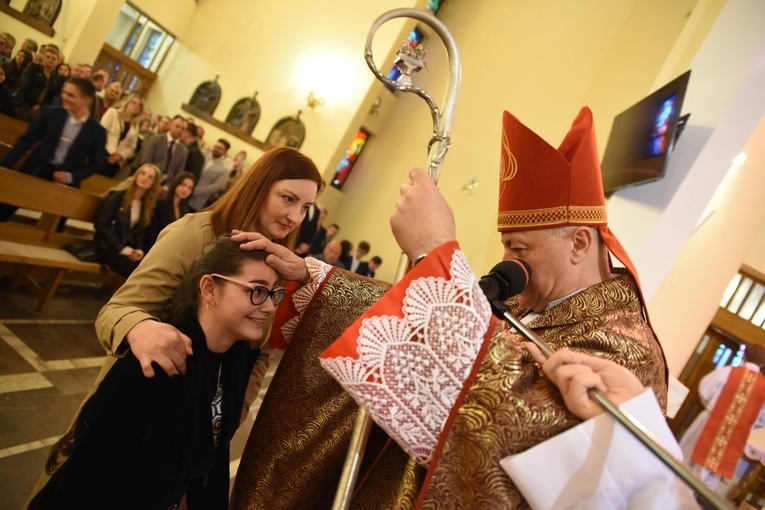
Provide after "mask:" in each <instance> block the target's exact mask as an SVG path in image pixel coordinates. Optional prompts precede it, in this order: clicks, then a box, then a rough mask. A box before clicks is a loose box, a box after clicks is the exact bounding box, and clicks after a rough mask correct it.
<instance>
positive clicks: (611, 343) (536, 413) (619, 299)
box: [422, 275, 667, 509]
mask: <svg viewBox="0 0 765 510" xmlns="http://www.w3.org/2000/svg"><path fill="white" fill-rule="evenodd" d="M511 309H513V312H514V313H518V312H519V310H518V307H517V303H511ZM528 326H529V327H530V328H531V329H532V330H534V331H535V332H536V333H537V334H538V335H540V336H542V337H543V338H544V339H545V341H546V342H547V343H548V344H550V346H551V347H552V348H553V349H554V350H558V349H560V348H561V347H569V348H570V349H572V350H576V351H580V352H586V353H589V354H593V355H596V356H599V357H602V358H607V359H611V360H614V361H616V362H618V363H619V364H621V365H624V366H626V367H627V368H629V369H630V370H631V371H633V372H634V373H635V374H636V375H637V376H638V377H639V378H640V380H641V381H642V382H643V384H645V385H646V386H649V387H651V388H653V390H654V392H655V393H656V395H657V398H658V400H659V403H660V405H661V406H662V409H666V395H667V385H666V379H665V377H666V376H665V362H664V358H663V355H662V353H661V350H660V347H659V344H658V342H657V341H656V340H655V337H654V335H653V332H652V331H651V329H650V328H649V327H648V325H647V324H646V323H645V321H644V320H643V317H642V312H641V308H640V301H639V299H638V296H637V292H636V288H635V286H634V284H633V282H632V279H631V278H630V277H629V276H626V275H622V276H618V277H616V278H614V279H612V280H610V281H608V282H604V283H600V284H597V285H594V286H592V287H590V288H588V289H586V290H584V291H582V292H580V293H579V294H576V295H575V296H573V297H571V298H570V299H568V300H566V301H564V302H563V303H561V304H559V305H558V306H556V307H554V308H552V309H550V310H548V311H546V312H543V313H542V314H540V315H539V316H538V317H537V318H536V319H534V320H533V321H532V322H531V323H530V324H529V325H528ZM521 341H522V338H521V337H520V336H519V335H517V334H514V333H511V332H509V331H508V330H507V327H506V326H505V324H504V323H502V324H500V325H499V326H498V327H497V329H496V330H495V332H494V334H493V336H492V338H491V344H490V346H489V349H488V352H487V354H486V356H485V357H484V359H483V360H482V361H481V367H480V370H479V374H478V377H477V379H476V381H475V383H474V384H473V385H472V386H471V387H470V389H469V391H468V392H467V395H466V398H465V401H464V403H463V404H462V405H461V406H460V408H459V410H458V411H457V415H456V417H455V419H454V422H453V424H452V427H451V428H450V429H449V431H448V435H447V437H446V440H445V443H444V447H443V450H442V451H441V453H440V455H439V456H438V458H437V459H436V460H435V462H434V465H432V466H431V470H432V475H431V476H432V478H431V479H430V481H429V483H428V485H427V487H425V488H424V490H425V491H426V492H425V497H424V503H423V505H422V507H423V508H432V509H444V508H476V509H479V508H480V509H483V508H492V509H493V508H528V505H527V503H526V501H525V500H524V499H523V497H522V496H521V494H520V493H519V491H518V489H517V488H516V487H515V485H514V484H513V483H512V481H511V480H510V478H509V477H508V476H507V475H506V474H505V472H504V471H503V470H502V469H501V467H500V465H499V460H500V459H502V458H504V457H506V456H508V455H511V454H514V453H518V452H521V451H524V450H526V449H528V448H530V447H532V446H534V445H536V444H538V443H541V442H542V441H545V440H546V439H548V438H550V437H552V436H554V435H556V434H558V433H560V432H562V431H564V430H566V429H568V428H570V427H572V426H574V425H576V424H577V423H579V421H580V420H579V419H577V418H576V417H574V416H573V415H572V414H571V413H569V412H568V411H567V410H566V408H565V406H564V404H563V400H562V398H561V397H560V393H559V392H558V390H557V389H556V388H555V387H554V386H553V385H552V384H551V383H550V382H549V381H548V380H547V379H545V378H544V377H541V376H540V374H539V371H538V369H537V368H536V366H535V365H534V363H533V361H532V360H531V358H530V357H529V356H528V354H527V353H526V352H525V350H524V349H523V348H522V346H521ZM551 461H552V459H551ZM539 476H540V477H544V473H539Z"/></svg>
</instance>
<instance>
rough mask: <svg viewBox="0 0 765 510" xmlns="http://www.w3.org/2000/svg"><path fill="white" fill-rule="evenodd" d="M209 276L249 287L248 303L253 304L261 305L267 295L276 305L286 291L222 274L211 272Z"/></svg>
mask: <svg viewBox="0 0 765 510" xmlns="http://www.w3.org/2000/svg"><path fill="white" fill-rule="evenodd" d="M210 276H212V277H213V278H220V279H222V280H226V281H228V282H231V283H236V284H238V285H241V286H242V287H247V288H248V289H250V303H252V304H253V305H256V306H257V305H262V304H263V303H265V302H266V299H268V298H269V297H270V298H271V300H272V301H273V302H274V305H278V304H279V303H281V302H282V298H284V293H285V292H287V289H285V288H284V287H274V288H273V289H269V288H268V287H266V286H265V285H258V284H257V283H250V282H245V281H243V280H237V279H236V278H231V277H230V276H223V275H222V274H218V273H213V274H211V275H210Z"/></svg>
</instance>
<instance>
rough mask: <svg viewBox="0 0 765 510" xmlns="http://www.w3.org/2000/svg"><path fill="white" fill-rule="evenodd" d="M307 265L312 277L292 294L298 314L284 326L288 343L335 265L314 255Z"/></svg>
mask: <svg viewBox="0 0 765 510" xmlns="http://www.w3.org/2000/svg"><path fill="white" fill-rule="evenodd" d="M305 265H306V267H307V268H308V274H309V276H310V279H309V281H308V283H307V284H306V285H303V286H302V287H300V288H299V289H298V290H297V291H296V292H295V293H294V294H293V295H292V302H293V303H294V305H295V309H296V310H297V312H298V314H297V315H296V316H294V317H292V318H291V319H289V320H288V321H286V322H285V323H284V325H283V326H282V335H284V340H285V341H286V342H288V343H289V341H290V340H292V335H294V334H295V329H296V328H297V325H298V324H300V319H302V318H303V314H304V313H305V311H306V309H307V308H308V305H309V304H310V303H311V300H312V299H313V296H314V295H315V294H316V292H317V291H318V290H319V287H320V286H321V284H322V282H323V281H324V280H326V279H327V275H329V272H330V270H332V268H333V267H334V266H330V265H329V264H325V263H324V262H322V261H320V260H316V259H315V258H313V257H306V259H305Z"/></svg>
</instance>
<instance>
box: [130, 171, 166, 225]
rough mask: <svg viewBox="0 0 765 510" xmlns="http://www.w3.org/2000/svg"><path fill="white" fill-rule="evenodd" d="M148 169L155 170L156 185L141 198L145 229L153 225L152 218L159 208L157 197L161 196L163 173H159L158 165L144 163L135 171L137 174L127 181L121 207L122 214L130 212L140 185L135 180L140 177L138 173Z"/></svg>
mask: <svg viewBox="0 0 765 510" xmlns="http://www.w3.org/2000/svg"><path fill="white" fill-rule="evenodd" d="M146 167H148V168H151V169H152V170H154V184H152V185H151V188H149V190H147V191H146V193H144V195H143V197H141V202H142V203H141V216H142V217H143V218H142V219H143V226H144V227H147V226H149V224H150V223H151V218H152V216H154V209H155V207H156V206H157V196H159V186H160V181H161V180H162V172H160V171H159V168H158V167H157V165H152V164H151V163H144V164H143V165H141V166H140V167H139V168H138V170H136V171H135V174H133V175H132V176H130V177H128V178H127V179H125V182H126V183H127V187H126V188H125V197H124V198H123V199H122V205H121V206H120V210H121V211H122V212H128V211H130V207H131V204H132V203H133V198H135V193H136V190H137V189H138V185H137V184H136V183H135V178H136V176H137V175H138V172H140V171H141V170H143V169H144V168H146Z"/></svg>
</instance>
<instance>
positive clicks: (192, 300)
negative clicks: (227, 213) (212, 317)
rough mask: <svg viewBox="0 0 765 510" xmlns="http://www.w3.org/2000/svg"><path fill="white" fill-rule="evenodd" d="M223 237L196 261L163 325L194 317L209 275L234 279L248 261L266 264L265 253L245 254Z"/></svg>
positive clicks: (175, 297)
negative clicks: (201, 283)
mask: <svg viewBox="0 0 765 510" xmlns="http://www.w3.org/2000/svg"><path fill="white" fill-rule="evenodd" d="M241 244H242V243H236V242H234V241H232V240H231V235H230V234H224V235H222V236H220V237H218V239H216V240H215V242H213V243H212V244H210V245H209V246H207V247H206V248H205V249H204V251H203V252H202V253H201V254H200V255H199V256H198V257H197V259H196V260H195V261H194V265H193V266H192V267H191V271H190V272H189V274H188V275H186V277H185V278H184V279H183V281H182V282H181V284H180V285H179V286H178V288H177V289H176V291H175V294H174V296H173V299H172V300H171V301H170V303H169V305H168V307H167V309H166V310H165V312H164V313H163V314H161V319H162V321H163V322H172V321H174V320H176V319H178V318H179V317H180V316H182V315H184V314H185V313H189V312H191V313H195V314H196V311H197V308H198V306H199V280H201V279H202V277H203V276H204V275H206V274H212V273H218V274H222V275H224V276H231V275H234V274H236V273H238V272H239V269H240V268H241V267H242V263H243V262H244V261H246V260H259V261H265V260H266V255H268V253H266V252H265V251H263V250H252V251H246V250H243V249H241V248H240V247H239V246H240V245H241Z"/></svg>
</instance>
